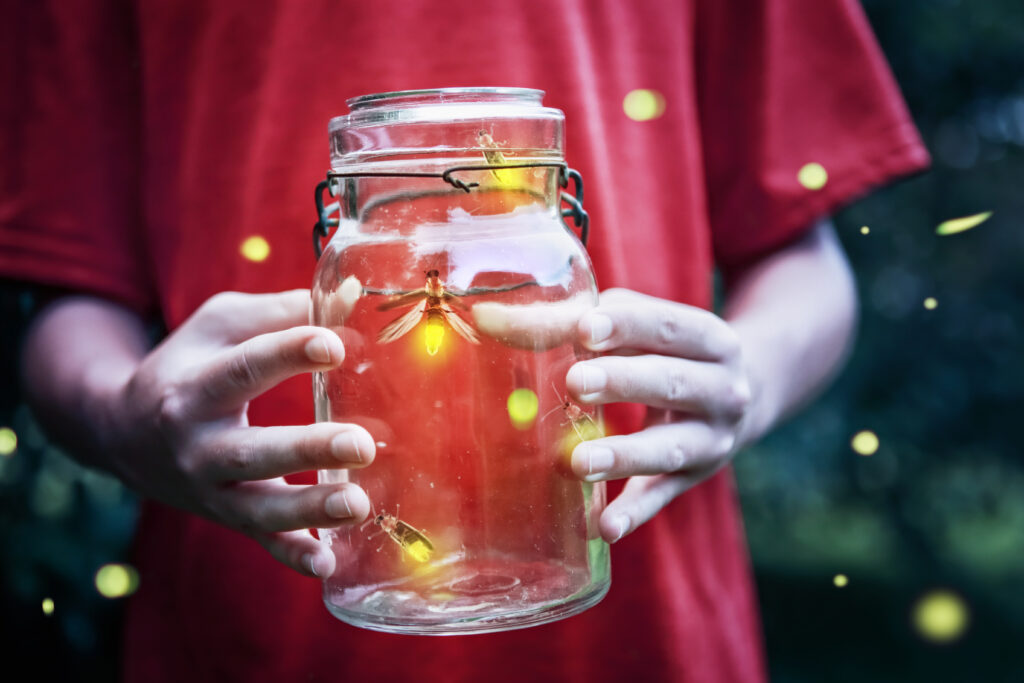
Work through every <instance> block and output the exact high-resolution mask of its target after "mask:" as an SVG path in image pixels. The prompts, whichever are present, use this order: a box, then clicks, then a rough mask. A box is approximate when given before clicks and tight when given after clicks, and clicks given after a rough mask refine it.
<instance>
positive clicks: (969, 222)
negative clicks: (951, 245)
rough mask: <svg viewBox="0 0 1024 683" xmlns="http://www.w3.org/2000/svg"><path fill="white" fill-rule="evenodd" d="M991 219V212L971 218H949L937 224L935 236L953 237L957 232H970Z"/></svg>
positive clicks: (984, 212) (977, 214)
mask: <svg viewBox="0 0 1024 683" xmlns="http://www.w3.org/2000/svg"><path fill="white" fill-rule="evenodd" d="M991 217H992V212H991V211H983V212H982V213H976V214H974V215H972V216H964V217H962V218H951V219H949V220H948V221H943V222H941V223H939V227H937V228H935V234H936V235H955V234H957V233H958V232H964V231H965V230H970V229H971V228H973V227H976V226H978V225H981V224H982V223H984V222H985V221H987V220H988V219H989V218H991Z"/></svg>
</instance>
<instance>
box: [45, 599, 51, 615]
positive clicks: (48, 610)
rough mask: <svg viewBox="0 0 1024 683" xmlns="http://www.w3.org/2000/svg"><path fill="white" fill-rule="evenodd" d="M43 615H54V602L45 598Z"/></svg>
mask: <svg viewBox="0 0 1024 683" xmlns="http://www.w3.org/2000/svg"><path fill="white" fill-rule="evenodd" d="M43 614H45V615H46V616H50V615H51V614H53V600H52V599H50V598H43Z"/></svg>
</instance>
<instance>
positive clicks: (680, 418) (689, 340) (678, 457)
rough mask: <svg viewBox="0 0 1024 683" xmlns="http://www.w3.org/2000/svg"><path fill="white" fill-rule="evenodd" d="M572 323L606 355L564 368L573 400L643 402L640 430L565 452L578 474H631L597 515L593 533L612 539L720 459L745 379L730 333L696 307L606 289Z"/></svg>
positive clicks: (745, 403)
mask: <svg viewBox="0 0 1024 683" xmlns="http://www.w3.org/2000/svg"><path fill="white" fill-rule="evenodd" d="M578 331H579V335H580V341H581V342H582V343H583V345H584V346H586V347H587V348H589V349H591V350H593V351H600V352H604V353H606V354H607V355H603V356H601V357H599V358H594V359H592V360H588V361H584V362H580V363H577V364H575V365H573V366H572V368H570V369H569V372H568V375H567V376H566V386H567V388H568V389H569V391H570V392H571V393H572V394H573V396H574V397H575V398H576V400H578V401H579V402H580V403H584V404H603V403H617V402H629V403H643V404H645V405H647V406H650V408H652V410H649V411H648V419H647V427H646V428H645V429H643V430H641V431H639V432H636V433H635V434H630V435H626V436H610V437H606V438H603V439H596V440H593V441H586V442H584V443H581V444H580V445H578V446H577V447H576V449H575V450H574V451H573V455H572V467H573V471H574V472H575V473H576V475H577V476H579V477H580V478H581V479H585V480H587V481H601V480H606V479H622V478H625V477H630V480H629V481H628V482H626V486H625V488H624V489H623V491H622V493H621V495H619V497H618V498H616V499H615V500H614V501H612V502H611V503H610V504H609V505H608V507H607V508H606V509H605V510H604V512H603V514H602V515H601V535H602V536H603V537H604V538H605V539H606V540H607V541H609V542H614V541H617V540H618V539H620V538H622V537H623V536H624V535H626V534H628V533H630V532H632V531H633V530H635V529H636V528H637V527H638V526H640V525H641V524H643V523H644V522H646V521H647V520H649V519H650V518H651V517H653V516H654V515H655V514H656V513H657V512H658V511H659V510H661V508H663V507H664V506H665V505H667V504H668V503H669V502H671V501H672V500H673V499H674V498H675V497H676V496H678V495H679V494H680V493H682V492H683V491H686V490H687V489H689V488H691V487H692V486H694V485H696V484H698V483H700V482H701V481H703V480H705V479H707V478H708V477H710V476H711V475H712V474H714V473H715V472H717V471H718V470H719V469H721V468H722V467H724V466H725V465H726V463H728V462H729V460H730V459H731V458H732V455H733V453H735V451H736V449H737V448H738V446H739V445H740V440H741V438H740V437H741V430H742V427H743V425H744V422H745V418H746V417H747V415H748V414H749V411H750V406H751V387H750V382H749V381H748V377H747V373H746V371H745V369H744V366H743V362H742V356H741V349H740V343H739V338H738V337H737V335H736V333H735V332H734V331H733V330H732V328H731V327H730V326H729V324H728V323H726V322H725V321H724V320H722V319H721V318H719V317H718V316H716V315H714V314H712V313H710V312H708V311H705V310H704V309H701V308H695V307H693V306H687V305H685V304H679V303H674V302H671V301H666V300H663V299H656V298H653V297H649V296H645V295H643V294H639V293H637V292H633V291H629V290H624V289H612V290H608V291H606V292H603V293H602V294H601V303H600V305H599V306H598V307H597V308H595V309H593V310H591V311H590V312H588V313H587V314H586V315H585V316H584V317H583V318H582V319H581V320H580V323H579V328H578ZM659 409H660V410H659Z"/></svg>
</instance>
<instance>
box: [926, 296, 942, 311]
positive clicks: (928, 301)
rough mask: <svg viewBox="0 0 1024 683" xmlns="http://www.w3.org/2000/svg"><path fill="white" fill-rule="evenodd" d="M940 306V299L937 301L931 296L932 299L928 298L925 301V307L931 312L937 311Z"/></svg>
mask: <svg viewBox="0 0 1024 683" xmlns="http://www.w3.org/2000/svg"><path fill="white" fill-rule="evenodd" d="M938 305H939V301H938V299H936V298H935V297H933V296H930V297H928V298H927V299H925V300H924V307H925V308H927V309H928V310H929V311H933V310H935V307H936V306H938Z"/></svg>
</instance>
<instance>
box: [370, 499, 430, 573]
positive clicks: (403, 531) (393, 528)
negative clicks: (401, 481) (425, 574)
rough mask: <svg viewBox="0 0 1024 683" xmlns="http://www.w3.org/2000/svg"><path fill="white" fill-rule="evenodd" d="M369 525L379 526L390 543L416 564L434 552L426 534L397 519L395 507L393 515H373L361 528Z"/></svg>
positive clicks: (381, 513) (382, 513)
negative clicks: (393, 543)
mask: <svg viewBox="0 0 1024 683" xmlns="http://www.w3.org/2000/svg"><path fill="white" fill-rule="evenodd" d="M371 523H372V524H376V525H377V526H379V527H380V528H381V530H382V531H383V532H384V533H386V534H387V535H388V536H389V537H390V538H391V540H392V541H394V542H395V543H397V544H398V545H399V547H400V548H401V549H402V550H403V551H405V552H406V553H407V554H408V555H409V557H411V558H412V559H414V560H416V561H417V562H426V561H427V560H429V559H430V556H431V554H433V552H434V544H433V543H431V542H430V539H428V538H427V536H426V534H424V533H423V532H422V531H420V530H419V529H417V528H415V527H413V526H412V525H410V524H408V523H406V522H403V521H402V520H400V519H399V518H398V508H397V507H396V508H395V514H393V515H389V514H388V513H386V512H379V513H377V514H375V515H374V516H373V518H372V519H368V520H366V522H364V523H363V527H365V526H366V525H367V524H371Z"/></svg>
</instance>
